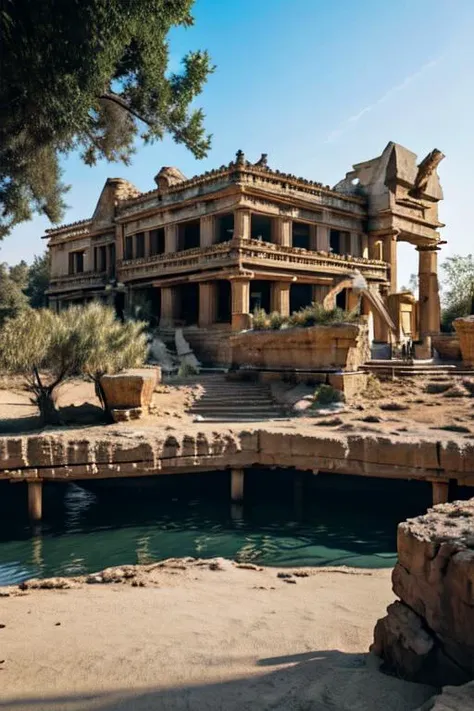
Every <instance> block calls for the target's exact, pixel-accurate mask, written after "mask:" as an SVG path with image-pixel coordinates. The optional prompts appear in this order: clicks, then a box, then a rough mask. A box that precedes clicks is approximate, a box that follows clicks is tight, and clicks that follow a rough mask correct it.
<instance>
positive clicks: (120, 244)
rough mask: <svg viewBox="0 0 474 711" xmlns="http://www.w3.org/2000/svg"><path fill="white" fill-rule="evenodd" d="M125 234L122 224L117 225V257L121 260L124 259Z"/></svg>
mask: <svg viewBox="0 0 474 711" xmlns="http://www.w3.org/2000/svg"><path fill="white" fill-rule="evenodd" d="M124 239H125V237H124V234H123V227H122V225H116V227H115V259H116V260H117V261H119V262H121V261H122V259H123V242H124Z"/></svg>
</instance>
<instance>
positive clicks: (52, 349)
mask: <svg viewBox="0 0 474 711" xmlns="http://www.w3.org/2000/svg"><path fill="white" fill-rule="evenodd" d="M143 330H144V324H143V323H137V322H133V321H130V322H127V323H121V322H120V321H118V320H117V319H116V318H115V315H114V312H113V310H112V309H110V308H107V307H105V306H102V305H101V304H90V305H88V306H86V307H80V306H75V307H72V308H70V309H68V310H66V311H62V312H61V313H59V314H56V313H54V312H53V311H50V310H48V309H40V310H27V311H25V312H22V313H20V314H19V315H18V316H17V317H16V318H12V319H9V320H7V321H6V323H5V324H4V326H3V328H2V330H1V332H0V367H1V368H3V369H4V370H7V371H8V372H10V373H17V374H21V375H23V376H24V377H25V380H26V385H27V388H28V390H29V391H30V393H31V395H32V398H31V399H32V402H34V403H35V404H36V405H37V406H38V409H39V411H40V415H41V418H42V421H43V423H44V424H59V422H60V417H59V413H58V411H57V408H56V395H57V388H58V387H59V385H60V384H61V383H63V382H64V381H65V380H67V379H68V378H71V377H72V376H74V375H80V374H83V375H86V376H87V377H89V378H90V379H91V380H93V381H94V383H95V385H96V392H97V395H98V397H99V400H100V401H101V403H102V406H103V407H104V408H105V407H106V402H105V398H104V394H103V391H102V388H101V386H100V378H101V377H102V375H104V374H105V373H117V372H119V371H121V370H123V369H124V368H130V367H134V366H138V365H141V364H142V363H143V361H144V359H145V357H146V352H147V345H146V337H145V334H144V332H143Z"/></svg>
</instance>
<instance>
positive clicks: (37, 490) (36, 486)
mask: <svg viewBox="0 0 474 711" xmlns="http://www.w3.org/2000/svg"><path fill="white" fill-rule="evenodd" d="M28 515H29V517H30V521H41V519H42V517H43V482H42V481H38V480H35V481H29V482H28Z"/></svg>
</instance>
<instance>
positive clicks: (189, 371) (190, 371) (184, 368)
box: [178, 363, 199, 378]
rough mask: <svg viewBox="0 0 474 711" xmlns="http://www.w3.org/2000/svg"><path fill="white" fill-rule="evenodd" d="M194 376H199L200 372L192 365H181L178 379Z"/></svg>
mask: <svg viewBox="0 0 474 711" xmlns="http://www.w3.org/2000/svg"><path fill="white" fill-rule="evenodd" d="M192 375H199V370H198V369H197V368H195V367H194V365H191V363H181V365H180V366H179V369H178V378H189V377H190V376H192Z"/></svg>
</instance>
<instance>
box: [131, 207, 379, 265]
mask: <svg viewBox="0 0 474 711" xmlns="http://www.w3.org/2000/svg"><path fill="white" fill-rule="evenodd" d="M217 217H218V216H217ZM268 217H270V218H271V219H272V220H274V229H273V234H272V241H273V242H274V243H275V244H279V245H281V246H283V247H291V246H292V242H293V239H292V223H293V220H292V219H290V218H287V217H277V216H275V217H273V216H271V215H269V216H268ZM215 220H216V218H215V216H214V215H204V216H203V217H201V218H200V246H201V247H209V246H211V245H212V244H214V243H215V242H216V230H215ZM251 220H252V213H251V211H250V210H247V209H238V210H235V211H234V236H235V237H238V238H240V239H250V237H251ZM163 229H164V254H171V253H173V252H177V251H178V244H179V243H178V240H179V224H178V223H174V224H171V225H165V226H164V228H163ZM309 231H310V234H309V247H310V249H311V250H314V251H316V252H329V251H330V232H331V228H330V227H328V226H326V225H316V224H310V225H309ZM139 234H143V235H144V243H145V244H144V256H145V257H149V256H151V238H150V231H149V230H148V231H145V232H143V233H141V232H140V233H139ZM128 237H131V238H132V239H133V240H134V246H133V254H134V255H136V253H137V249H136V239H137V234H134V235H129V236H128ZM346 237H347V238H346V242H345V244H344V245H343V248H342V250H341V252H342V253H347V254H351V255H353V256H356V257H365V258H368V256H369V247H368V238H367V236H366V235H363V234H359V233H357V232H348V233H347V235H346ZM123 253H124V252H123V245H122V255H123ZM119 258H120V257H119Z"/></svg>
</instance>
